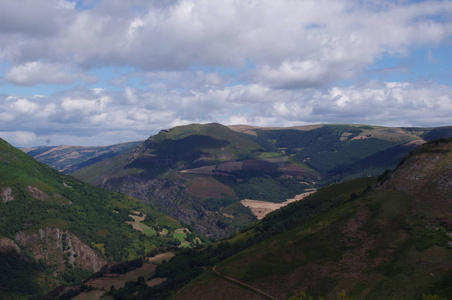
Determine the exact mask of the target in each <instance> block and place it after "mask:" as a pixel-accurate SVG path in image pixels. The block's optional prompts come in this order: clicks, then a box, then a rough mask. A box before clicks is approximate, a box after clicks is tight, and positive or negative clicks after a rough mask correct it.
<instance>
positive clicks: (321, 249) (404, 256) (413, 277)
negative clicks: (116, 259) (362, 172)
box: [128, 139, 452, 299]
mask: <svg viewBox="0 0 452 300" xmlns="http://www.w3.org/2000/svg"><path fill="white" fill-rule="evenodd" d="M451 178H452V139H447V140H439V141H433V142H429V143H426V144H424V145H422V146H419V147H417V148H416V149H414V150H413V151H412V152H411V153H410V154H409V155H407V156H406V157H405V158H404V159H403V160H402V161H401V162H400V164H399V165H398V167H397V168H396V169H395V170H394V171H392V172H387V173H386V174H384V175H382V176H380V177H379V178H378V180H377V179H376V178H370V177H366V178H361V179H355V180H351V181H347V182H344V183H339V184H335V185H330V186H327V187H324V188H322V189H321V190H319V192H317V193H315V194H313V195H311V196H309V197H307V198H306V199H305V200H302V201H298V202H295V203H292V204H290V205H288V206H286V207H284V208H282V209H280V210H277V211H275V212H273V213H271V214H269V215H267V216H266V217H265V218H264V219H262V220H261V221H260V222H258V223H256V224H255V225H253V226H251V227H249V228H247V229H246V230H243V231H241V232H240V233H237V234H235V235H233V236H231V237H229V238H228V239H224V240H222V241H220V242H217V243H215V244H213V245H210V246H209V247H207V248H204V249H203V250H191V251H190V252H186V253H180V254H179V255H178V256H176V257H175V258H173V260H171V261H170V262H169V263H168V264H166V265H162V266H160V267H159V268H157V271H156V273H157V274H160V276H161V275H162V274H164V275H165V276H166V277H168V278H169V279H168V280H167V282H166V287H169V286H173V287H174V290H173V291H170V292H165V291H164V288H165V287H162V288H160V289H159V288H158V287H154V288H149V289H148V290H146V291H142V292H140V293H139V294H137V295H136V296H134V297H131V298H128V299H149V298H154V297H155V298H159V299H161V298H163V297H168V296H169V297H170V298H171V299H287V298H288V297H292V296H294V297H296V296H297V295H298V296H299V297H298V298H297V299H307V297H306V296H304V295H307V296H312V297H315V298H314V299H316V298H317V297H327V298H328V299H345V297H342V298H340V297H338V298H336V295H339V294H341V293H342V294H345V295H347V296H349V297H354V298H355V299H421V296H422V295H428V294H434V295H437V297H436V298H435V297H430V298H428V297H424V298H422V299H451V298H452V286H451V284H450V283H451V281H452V196H451V195H452V182H451ZM185 262H187V263H186V264H184V263H185ZM187 265H188V266H187ZM186 270H197V274H201V275H200V276H198V277H196V278H195V279H193V280H191V281H190V282H189V283H188V284H185V286H183V285H184V283H182V281H183V280H182V279H184V280H185V281H183V282H185V283H187V282H188V281H189V279H190V278H183V277H182V274H181V273H183V272H187V271H186ZM194 276H195V275H193V276H192V277H191V278H193V277H194ZM181 286H183V287H182V288H181ZM440 297H441V298H440ZM294 299H295V298H294Z"/></svg>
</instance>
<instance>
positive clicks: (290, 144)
mask: <svg viewBox="0 0 452 300" xmlns="http://www.w3.org/2000/svg"><path fill="white" fill-rule="evenodd" d="M231 128H232V129H234V130H232V129H231ZM432 132H433V133H434V134H437V133H438V132H439V134H440V135H446V136H447V137H449V136H452V127H444V128H443V127H442V128H439V129H438V128H430V129H426V128H423V129H421V128H414V129H412V130H405V129H403V128H388V127H381V126H369V125H356V124H336V125H330V124H329V125H320V124H317V125H308V126H298V127H292V128H288V129H281V128H260V127H254V126H244V125H237V126H224V125H221V124H218V123H209V124H191V125H185V126H177V127H174V128H170V129H164V130H161V131H160V132H159V133H158V134H156V135H154V136H151V137H149V138H148V139H147V140H146V141H145V142H144V143H143V144H141V145H139V146H137V147H136V148H134V149H131V150H129V152H125V153H123V154H121V155H119V156H116V157H114V158H111V159H109V160H106V161H104V162H101V163H98V164H95V165H93V166H91V167H87V168H84V169H81V170H79V171H78V172H76V173H75V174H74V175H75V176H76V177H78V178H80V179H82V180H85V181H87V182H90V183H92V184H96V185H98V186H101V187H104V188H107V189H110V190H114V191H119V192H121V193H125V194H128V195H132V196H134V197H136V198H139V199H141V200H142V201H145V202H146V203H148V204H151V205H153V206H155V207H157V208H159V209H162V210H163V211H165V212H166V213H168V214H170V215H172V216H173V217H175V218H178V219H181V220H183V221H184V222H185V223H187V224H190V225H191V226H193V228H195V229H196V230H198V231H199V232H200V233H202V234H204V235H205V236H208V237H211V238H213V239H218V238H222V237H225V236H227V235H228V234H231V233H232V232H234V231H237V230H240V229H241V228H243V227H244V226H246V224H247V223H249V222H252V221H253V220H255V217H254V216H253V214H251V212H250V211H249V210H248V209H247V208H245V207H243V205H241V204H240V201H241V200H243V199H252V200H261V201H270V202H283V201H285V200H287V199H289V198H292V197H294V196H295V195H297V194H300V193H303V192H305V191H307V190H309V189H312V188H316V187H318V186H322V185H325V184H328V183H334V182H338V181H342V180H345V179H351V178H356V177H361V176H369V175H373V176H375V175H379V174H381V173H383V171H384V170H386V169H391V168H393V167H395V166H396V165H397V162H398V161H399V160H400V159H401V158H402V157H403V155H405V154H406V153H408V152H409V151H410V150H412V149H413V148H414V147H415V146H416V145H417V144H421V143H424V142H425V140H424V139H423V137H424V136H428V135H429V134H430V135H432ZM388 157H390V160H388ZM231 216H232V217H231Z"/></svg>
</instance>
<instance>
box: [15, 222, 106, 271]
mask: <svg viewBox="0 0 452 300" xmlns="http://www.w3.org/2000/svg"><path fill="white" fill-rule="evenodd" d="M15 239H16V241H17V242H18V243H19V244H20V245H22V246H24V247H26V248H28V249H30V251H31V253H33V256H34V258H35V259H36V260H39V259H44V260H45V261H46V262H51V263H52V265H53V266H54V267H55V269H56V270H58V271H64V270H65V269H66V268H67V267H75V266H78V267H80V268H82V269H85V270H90V271H93V272H97V271H99V270H100V269H101V267H102V266H103V265H104V264H106V262H105V261H104V260H103V259H102V258H101V257H100V255H99V254H97V252H96V251H94V250H93V249H91V248H90V247H89V246H88V245H86V244H84V243H82V242H81V241H80V240H79V239H78V238H77V236H75V235H73V234H71V233H69V232H68V231H65V230H61V229H58V228H48V227H47V228H41V229H39V230H24V231H20V232H18V233H17V234H16V236H15Z"/></svg>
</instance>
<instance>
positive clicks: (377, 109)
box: [0, 81, 452, 145]
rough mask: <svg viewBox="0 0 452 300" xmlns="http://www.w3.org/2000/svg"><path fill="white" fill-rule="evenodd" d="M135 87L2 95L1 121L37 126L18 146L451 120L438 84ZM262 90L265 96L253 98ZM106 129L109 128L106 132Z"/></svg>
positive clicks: (450, 94)
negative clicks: (234, 127) (188, 127)
mask: <svg viewBox="0 0 452 300" xmlns="http://www.w3.org/2000/svg"><path fill="white" fill-rule="evenodd" d="M259 89H263V90H265V93H261V92H260V91H259ZM250 93H254V94H253V96H250ZM133 94H134V97H135V101H134V103H130V102H129V101H126V100H125V99H124V98H126V97H127V96H126V95H127V93H126V91H124V92H123V93H116V92H110V91H106V90H89V89H79V90H74V91H70V92H65V93H58V94H54V95H51V96H50V97H44V98H43V97H30V98H27V99H25V98H14V97H8V96H3V98H1V99H0V107H3V108H4V109H3V110H1V111H0V116H2V118H0V127H1V128H4V132H3V134H4V135H5V132H7V131H8V130H11V131H14V132H15V131H20V132H34V133H36V136H33V135H24V134H21V135H20V136H21V138H20V139H19V138H15V139H14V141H19V140H20V141H21V142H20V143H21V145H22V144H25V142H26V141H29V142H33V141H37V140H40V141H44V140H45V139H51V140H52V141H61V142H62V143H74V141H82V140H85V141H84V142H83V144H87V142H89V141H91V142H92V141H96V139H95V137H96V136H97V137H98V139H97V142H96V143H94V144H95V145H96V144H99V143H107V144H108V143H110V144H113V143H116V142H117V141H118V137H122V138H121V139H122V140H123V139H128V140H131V139H145V138H147V137H148V136H149V135H151V134H154V133H156V132H158V131H159V130H160V129H162V128H168V127H171V126H174V125H180V124H189V123H206V122H212V121H216V122H221V123H225V124H234V123H246V124H253V125H259V126H292V125H296V124H298V125H299V124H308V123H337V122H343V123H349V122H351V121H350V120H352V121H353V122H354V123H366V124H375V125H387V126H440V125H450V124H449V123H450V116H451V115H452V88H451V87H449V86H446V85H438V84H435V83H424V84H421V85H419V84H413V83H408V82H386V83H385V82H376V81H372V82H368V83H366V84H364V85H362V86H350V87H339V86H337V87H331V88H328V89H325V90H319V89H313V88H307V89H299V90H296V91H290V90H281V89H270V88H266V87H261V86H259V85H249V86H246V85H237V86H230V87H224V88H222V89H212V90H209V91H193V92H191V93H187V92H183V91H173V92H172V93H169V94H167V95H166V96H165V97H162V95H160V94H156V93H151V92H149V91H147V90H134V91H133ZM259 95H261V96H262V97H265V98H267V99H270V101H268V102H265V101H266V100H265V99H263V101H264V102H262V101H250V98H252V99H256V98H259V97H260V96H259ZM263 103H266V104H265V105H263ZM11 124H14V126H12V125H11ZM106 132H108V133H109V134H108V135H105V136H104V133H106ZM115 132H116V134H113V133H115ZM130 132H133V134H131V133H130ZM64 135H66V137H65V138H63V136H64ZM12 136H14V134H10V135H7V136H6V137H7V138H11V137H12ZM24 136H25V137H27V138H28V139H25V137H24ZM56 136H58V138H56ZM63 141H64V142H63ZM81 143H82V142H81Z"/></svg>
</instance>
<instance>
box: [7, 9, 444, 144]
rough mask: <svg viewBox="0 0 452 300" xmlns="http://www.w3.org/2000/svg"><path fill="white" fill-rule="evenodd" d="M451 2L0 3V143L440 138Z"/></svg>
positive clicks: (442, 120) (442, 121)
mask: <svg viewBox="0 0 452 300" xmlns="http://www.w3.org/2000/svg"><path fill="white" fill-rule="evenodd" d="M451 67H452V1H448V0H445V1H435V0H429V1H419V0H416V1H415V0H412V1H409V0H391V1H389V0H388V1H386V0H312V1H311V0H277V1H275V0H80V1H73V0H72V1H70V0H2V1H0V137H2V138H4V139H6V140H7V141H8V142H10V143H12V144H13V145H15V146H32V145H60V144H72V145H74V144H76V145H107V144H114V143H120V142H125V141H133V140H140V139H145V138H147V137H148V136H150V135H152V134H155V133H157V132H158V131H159V130H160V129H163V128H169V127H172V126H175V125H181V124H190V123H207V122H220V123H223V124H251V125H259V126H291V125H303V124H313V123H365V124H375V125H386V126H443V125H452V71H451V69H452V68H451Z"/></svg>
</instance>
